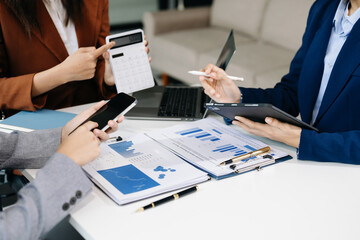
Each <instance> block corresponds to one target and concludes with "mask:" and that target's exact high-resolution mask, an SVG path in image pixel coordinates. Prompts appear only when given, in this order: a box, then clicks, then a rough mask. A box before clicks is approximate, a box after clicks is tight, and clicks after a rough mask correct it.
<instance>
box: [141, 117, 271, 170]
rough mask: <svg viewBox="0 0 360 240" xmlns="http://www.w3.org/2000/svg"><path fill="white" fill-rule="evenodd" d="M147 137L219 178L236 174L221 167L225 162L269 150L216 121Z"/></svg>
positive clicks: (159, 132) (246, 161)
mask: <svg viewBox="0 0 360 240" xmlns="http://www.w3.org/2000/svg"><path fill="white" fill-rule="evenodd" d="M147 135H148V136H149V137H151V138H153V139H154V140H155V141H157V142H160V143H161V144H162V145H164V146H165V147H167V148H168V149H170V150H171V151H173V152H174V153H175V154H177V155H179V156H180V157H182V158H183V159H185V160H187V161H189V162H191V163H192V164H194V165H196V166H198V167H199V168H201V169H206V171H207V172H209V173H211V174H213V175H215V176H222V175H226V174H229V173H232V172H233V170H232V169H230V168H229V167H228V166H220V163H221V162H223V161H226V160H228V159H230V158H234V157H237V156H240V155H242V154H246V153H249V152H252V151H254V150H256V149H260V148H263V147H266V146H267V145H266V144H265V143H263V142H261V141H258V140H256V139H254V138H251V137H249V136H247V135H245V134H242V133H240V132H239V131H237V130H235V129H234V128H231V127H229V126H226V125H225V124H222V123H220V122H218V121H217V120H215V119H203V120H200V121H197V122H192V123H187V124H181V125H180V124H179V125H175V126H172V127H169V128H165V129H160V130H156V131H153V132H150V133H147ZM248 160H249V159H246V160H244V161H243V162H244V166H247V165H249V164H250V163H251V162H252V161H248ZM252 160H257V159H256V157H253V158H252Z"/></svg>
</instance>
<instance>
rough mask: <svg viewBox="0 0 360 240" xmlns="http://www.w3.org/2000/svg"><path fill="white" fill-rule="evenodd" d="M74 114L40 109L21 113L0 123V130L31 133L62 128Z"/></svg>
mask: <svg viewBox="0 0 360 240" xmlns="http://www.w3.org/2000/svg"><path fill="white" fill-rule="evenodd" d="M75 116H76V114H73V113H66V112H60V111H55V110H49V109H40V110H37V111H35V112H28V111H21V112H18V113H17V114H15V115H13V116H11V117H9V118H6V119H5V120H2V121H0V128H3V129H8V130H12V131H23V132H31V131H33V130H43V129H51V128H58V127H63V126H65V124H66V123H67V122H68V121H70V120H71V119H73V118H74V117H75Z"/></svg>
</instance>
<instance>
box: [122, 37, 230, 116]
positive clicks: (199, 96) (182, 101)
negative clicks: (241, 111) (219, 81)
mask: <svg viewBox="0 0 360 240" xmlns="http://www.w3.org/2000/svg"><path fill="white" fill-rule="evenodd" d="M235 51H236V46H235V39H234V32H233V30H231V31H230V34H229V36H228V38H227V40H226V42H225V45H224V47H223V48H222V51H221V53H220V56H219V58H218V59H217V62H216V66H218V67H220V68H222V69H224V70H225V69H226V67H227V65H228V64H229V62H230V60H231V58H232V56H233V55H234V53H235ZM133 96H134V97H135V98H137V99H138V104H137V105H136V106H135V107H134V108H133V109H132V110H130V111H129V112H128V113H127V115H126V116H127V118H129V119H144V120H189V121H193V120H197V119H202V118H204V117H205V116H206V112H207V111H206V108H204V104H205V103H208V102H210V98H209V97H208V96H207V95H205V94H204V91H203V88H202V87H163V86H155V87H153V88H149V89H146V90H143V91H139V92H136V93H133Z"/></svg>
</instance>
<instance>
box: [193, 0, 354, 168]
mask: <svg viewBox="0 0 360 240" xmlns="http://www.w3.org/2000/svg"><path fill="white" fill-rule="evenodd" d="M359 7H360V0H317V1H315V3H314V4H313V6H312V7H311V9H310V12H309V17H308V20H307V27H306V30H305V33H304V36H303V42H302V46H301V47H300V49H299V50H298V52H297V53H296V55H295V57H294V59H293V60H292V62H291V65H290V70H289V73H288V74H286V75H285V76H284V77H283V78H282V79H281V81H280V82H279V83H277V84H276V85H275V87H274V88H269V89H254V88H242V87H240V88H238V87H237V86H236V85H235V83H234V82H233V81H232V80H231V79H229V78H228V77H227V75H226V73H225V72H224V71H223V70H221V69H219V68H217V67H216V66H214V65H208V66H207V67H206V69H205V72H206V73H207V74H210V75H211V78H208V79H207V78H204V77H200V81H201V83H202V85H203V87H204V91H205V93H206V94H207V95H209V96H210V97H211V98H212V99H214V100H215V101H216V102H223V103H225V102H228V103H239V102H242V103H271V104H273V105H274V106H276V107H278V108H280V109H282V110H284V111H286V112H288V113H290V114H291V115H293V116H298V115H299V114H300V115H301V118H302V120H303V121H304V122H307V123H309V124H311V125H313V126H314V127H316V128H318V129H319V130H320V133H317V132H315V131H312V130H307V129H301V128H299V127H296V126H293V125H290V124H287V123H283V122H280V121H278V120H277V119H272V118H270V117H267V118H266V119H265V122H266V124H261V123H256V122H253V121H250V120H249V119H246V118H243V117H241V116H238V117H236V120H235V121H233V124H236V125H237V126H239V127H241V128H243V129H244V130H246V131H248V132H250V133H252V134H255V135H258V136H263V137H267V138H270V139H272V140H276V141H279V142H283V143H286V144H288V145H290V146H293V147H296V148H298V159H304V160H314V161H321V162H341V163H350V164H360V107H359V104H360V21H358V19H359V18H360V8H359Z"/></svg>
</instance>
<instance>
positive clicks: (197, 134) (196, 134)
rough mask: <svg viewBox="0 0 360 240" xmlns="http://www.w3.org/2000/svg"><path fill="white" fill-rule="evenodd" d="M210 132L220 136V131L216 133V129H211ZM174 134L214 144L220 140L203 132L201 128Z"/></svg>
mask: <svg viewBox="0 0 360 240" xmlns="http://www.w3.org/2000/svg"><path fill="white" fill-rule="evenodd" d="M212 130H213V131H214V132H216V133H217V134H220V135H221V134H222V133H221V132H220V131H218V130H216V129H212ZM176 134H179V135H181V136H186V137H190V138H192V137H193V138H195V139H199V140H201V141H211V142H216V141H219V140H220V138H218V137H215V136H213V135H212V134H211V133H208V132H205V131H204V130H202V129H201V128H191V129H186V130H183V131H179V132H176Z"/></svg>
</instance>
